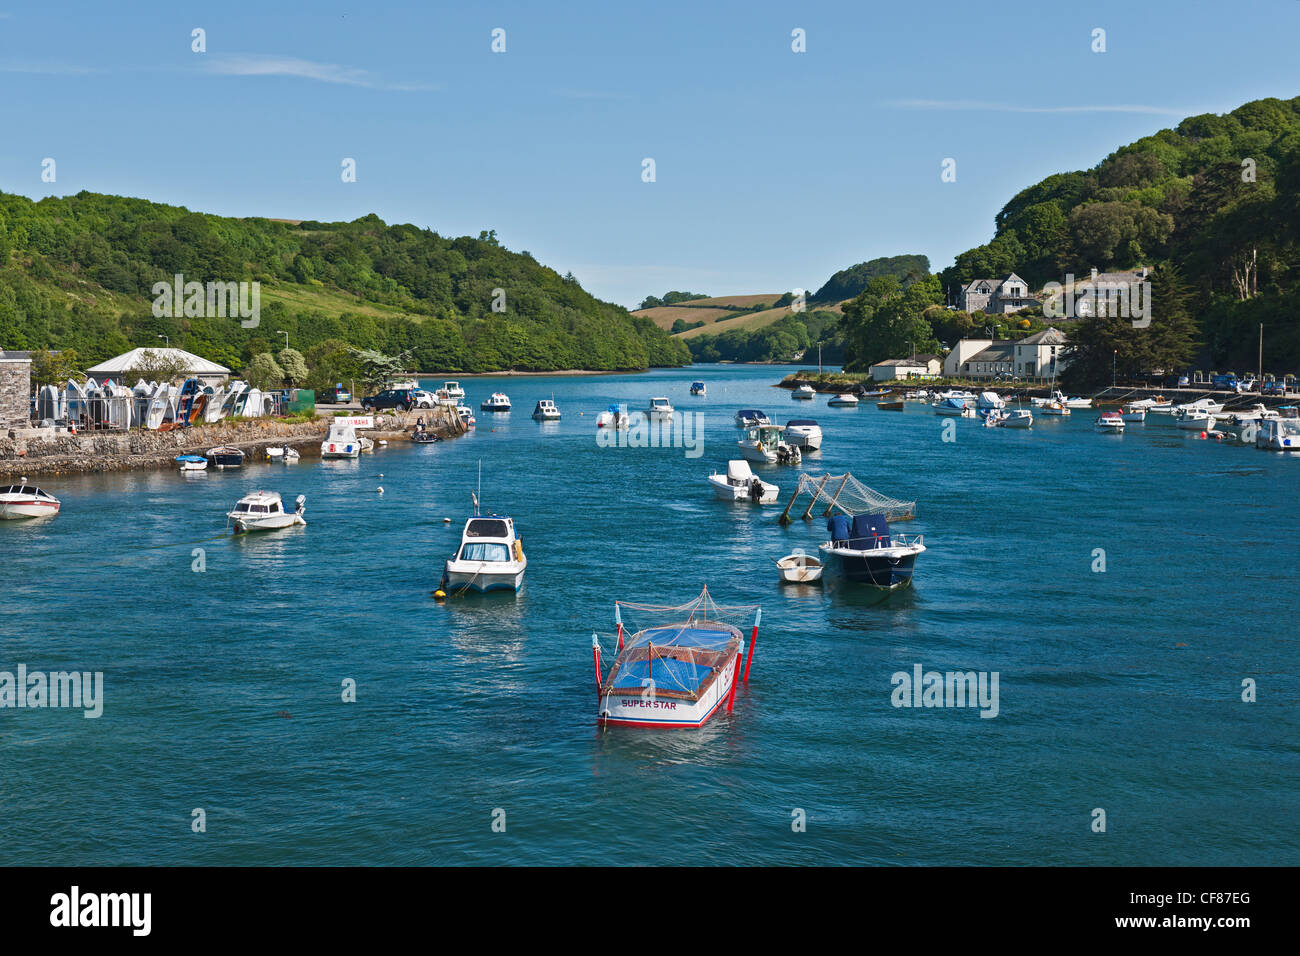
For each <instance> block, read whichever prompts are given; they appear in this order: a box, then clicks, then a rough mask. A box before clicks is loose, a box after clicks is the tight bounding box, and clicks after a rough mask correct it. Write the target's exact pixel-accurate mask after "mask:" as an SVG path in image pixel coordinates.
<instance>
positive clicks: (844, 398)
mask: <svg viewBox="0 0 1300 956" xmlns="http://www.w3.org/2000/svg"><path fill="white" fill-rule="evenodd" d="M826 404H827V405H829V406H830V407H831V408H857V407H858V396H856V395H853V394H851V393H849V392H840V393H839V394H838V395H835V396H833V397H832V398H830V399H829V400H828V401H827V402H826Z"/></svg>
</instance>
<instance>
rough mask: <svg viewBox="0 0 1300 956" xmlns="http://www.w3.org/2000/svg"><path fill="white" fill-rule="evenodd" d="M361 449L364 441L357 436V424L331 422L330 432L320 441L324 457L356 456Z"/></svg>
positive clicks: (321, 452)
mask: <svg viewBox="0 0 1300 956" xmlns="http://www.w3.org/2000/svg"><path fill="white" fill-rule="evenodd" d="M372 447H373V443H372ZM361 450H362V441H361V439H360V438H359V437H357V431H356V426H355V425H350V424H343V423H340V422H337V421H335V422H331V423H330V431H329V434H328V435H326V436H325V440H324V441H323V442H321V443H320V456H321V457H322V458H356V457H358V456H359V455H360V454H361Z"/></svg>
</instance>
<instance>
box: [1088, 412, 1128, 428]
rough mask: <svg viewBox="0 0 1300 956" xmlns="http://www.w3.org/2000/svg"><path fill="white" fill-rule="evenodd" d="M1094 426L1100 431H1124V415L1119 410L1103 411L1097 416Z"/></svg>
mask: <svg viewBox="0 0 1300 956" xmlns="http://www.w3.org/2000/svg"><path fill="white" fill-rule="evenodd" d="M1092 427H1093V428H1095V429H1097V431H1099V432H1122V431H1123V430H1124V416H1123V415H1121V414H1120V413H1119V412H1102V413H1101V414H1100V415H1098V416H1097V419H1096V421H1094V422H1093V423H1092Z"/></svg>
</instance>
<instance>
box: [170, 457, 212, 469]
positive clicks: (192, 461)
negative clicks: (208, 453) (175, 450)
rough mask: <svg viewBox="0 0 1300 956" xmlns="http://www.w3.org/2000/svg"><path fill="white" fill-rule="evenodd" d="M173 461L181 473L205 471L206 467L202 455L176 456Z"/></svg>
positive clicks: (205, 461) (206, 462)
mask: <svg viewBox="0 0 1300 956" xmlns="http://www.w3.org/2000/svg"><path fill="white" fill-rule="evenodd" d="M175 461H176V464H177V465H178V466H179V467H180V470H181V471H182V472H187V471H191V472H192V471H206V470H207V467H208V460H207V459H206V458H204V457H203V456H202V455H177V456H176V459H175Z"/></svg>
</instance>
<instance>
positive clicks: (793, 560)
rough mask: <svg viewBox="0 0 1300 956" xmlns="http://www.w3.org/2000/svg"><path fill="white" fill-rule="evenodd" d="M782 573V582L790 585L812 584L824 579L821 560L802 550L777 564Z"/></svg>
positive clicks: (797, 550) (788, 555)
mask: <svg viewBox="0 0 1300 956" xmlns="http://www.w3.org/2000/svg"><path fill="white" fill-rule="evenodd" d="M776 566H777V569H778V570H779V571H780V573H781V580H782V581H784V582H786V583H788V584H812V583H814V582H816V581H820V580H821V579H822V571H823V570H824V568H823V565H822V562H821V559H820V558H815V557H813V556H812V555H811V554H804V552H803V549H802V548H796V549H795V550H794V551H792V552H791V553H790V554H787V555H786V556H785V557H784V558H781V559H779V560H778V561H777V562H776Z"/></svg>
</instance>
